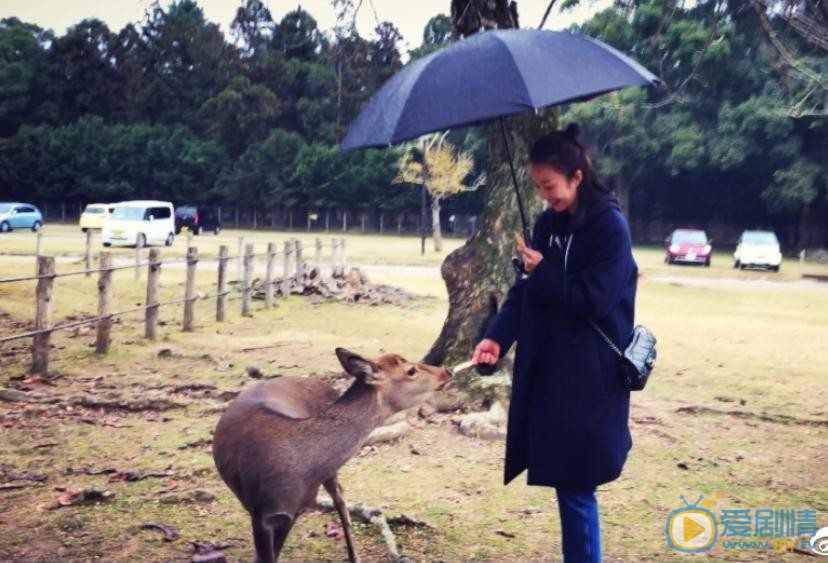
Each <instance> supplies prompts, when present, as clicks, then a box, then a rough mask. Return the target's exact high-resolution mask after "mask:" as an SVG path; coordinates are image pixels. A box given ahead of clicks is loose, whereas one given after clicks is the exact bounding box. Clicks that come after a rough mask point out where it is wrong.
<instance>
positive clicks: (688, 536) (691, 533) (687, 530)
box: [684, 515, 705, 543]
mask: <svg viewBox="0 0 828 563" xmlns="http://www.w3.org/2000/svg"><path fill="white" fill-rule="evenodd" d="M704 531H705V527H704V526H700V525H699V524H697V523H696V521H695V520H694V519H693V517H691V516H689V515H688V516H685V517H684V543H687V542H689V541H691V540H693V539H694V538H697V537H699V535H700V534H703V533H704Z"/></svg>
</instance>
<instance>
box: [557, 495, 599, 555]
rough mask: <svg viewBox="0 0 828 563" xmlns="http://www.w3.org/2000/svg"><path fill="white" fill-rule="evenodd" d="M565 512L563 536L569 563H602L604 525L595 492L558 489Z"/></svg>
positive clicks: (559, 506) (564, 552) (559, 504)
mask: <svg viewBox="0 0 828 563" xmlns="http://www.w3.org/2000/svg"><path fill="white" fill-rule="evenodd" d="M555 492H556V493H557V495H558V508H559V510H560V512H561V535H562V536H563V537H562V543H563V557H564V562H565V563H600V562H601V523H600V520H599V517H598V500H597V499H596V498H595V490H591V491H567V490H563V489H555Z"/></svg>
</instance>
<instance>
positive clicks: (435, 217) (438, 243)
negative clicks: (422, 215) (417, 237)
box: [431, 197, 443, 252]
mask: <svg viewBox="0 0 828 563" xmlns="http://www.w3.org/2000/svg"><path fill="white" fill-rule="evenodd" d="M431 230H432V232H433V237H434V252H442V251H443V230H442V229H441V228H440V198H438V197H432V198H431Z"/></svg>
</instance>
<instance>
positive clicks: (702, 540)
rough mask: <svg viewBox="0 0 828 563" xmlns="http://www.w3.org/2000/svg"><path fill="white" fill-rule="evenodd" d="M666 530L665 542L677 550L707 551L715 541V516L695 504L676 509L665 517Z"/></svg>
mask: <svg viewBox="0 0 828 563" xmlns="http://www.w3.org/2000/svg"><path fill="white" fill-rule="evenodd" d="M666 532H667V542H668V543H669V544H670V547H672V548H673V549H675V550H677V551H682V552H685V553H697V552H700V551H707V550H708V549H710V548H711V547H712V546H713V543H714V542H715V541H716V536H717V529H716V517H715V516H714V515H713V513H712V512H710V511H709V510H705V509H704V508H699V507H695V506H693V507H687V508H683V509H680V510H676V511H674V512H673V513H672V514H670V516H669V517H668V519H667V529H666Z"/></svg>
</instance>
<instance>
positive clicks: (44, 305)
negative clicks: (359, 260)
mask: <svg viewBox="0 0 828 563" xmlns="http://www.w3.org/2000/svg"><path fill="white" fill-rule="evenodd" d="M39 240H40V239H39ZM90 240H91V237H90V236H87V237H86V242H87V244H86V252H85V253H84V263H85V266H86V267H85V268H84V269H83V270H77V271H70V272H62V273H57V272H56V271H55V258H54V257H52V256H40V255H38V256H36V267H37V269H36V271H35V275H33V276H20V277H13V278H5V279H0V286H2V285H3V284H10V283H19V282H30V281H36V282H37V286H36V289H35V302H36V304H35V319H34V330H29V331H26V332H22V333H19V334H12V335H7V336H2V337H0V344H5V343H7V342H13V341H17V340H23V339H28V338H31V339H32V363H31V370H30V371H31V372H34V373H39V374H41V375H47V373H48V368H49V352H50V348H51V335H52V333H54V332H58V331H62V330H68V329H72V328H77V327H79V326H86V325H95V326H96V329H97V331H96V338H95V351H96V353H98V354H100V355H105V354H108V353H109V347H110V343H111V337H110V332H111V329H112V324H113V323H112V320H113V319H114V318H117V317H120V316H123V315H127V314H131V313H136V312H140V311H143V312H144V337H145V338H146V339H148V340H155V339H156V338H157V326H158V315H159V311H160V309H161V308H162V307H170V306H174V305H183V319H182V323H181V330H182V331H184V332H191V331H193V330H194V327H195V318H196V310H195V303H196V301H199V300H202V301H206V300H210V299H215V300H216V312H215V319H216V321H217V322H224V321H225V319H226V303H227V302H228V301H235V299H231V298H230V297H229V295H230V294H231V293H233V292H234V290H230V289H228V283H229V282H228V279H227V264H228V262H229V261H230V260H235V261H236V262H237V263H238V264H240V269H239V271H238V276H237V278H236V282H237V283H239V284H240V288H239V291H240V293H241V299H240V301H241V315H242V316H252V303H251V300H252V294H253V273H254V270H255V258H257V257H259V258H262V257H264V258H265V259H266V267H265V271H266V274H265V281H264V284H263V285H264V290H265V298H264V301H265V303H264V308H265V309H270V308H272V307H273V306H274V302H273V299H274V293H275V290H276V288H277V287H278V289H279V292H280V294H281V296H282V297H283V298H286V297H287V296H288V294H289V291H290V283H291V281H292V280H296V281H299V282H301V280H302V277H303V275H304V273H305V272H306V271H307V269H308V264H307V263H306V262H305V260H304V258H303V252H302V251H303V247H302V244H301V242H300V241H298V240H295V239H294V240H288V241H285V243H284V249H283V251H282V252H281V253H280V252H277V250H276V244H275V243H272V242H271V243H268V244H267V250H266V252H265V253H264V254H261V253H260V254H257V253H256V252H254V244H252V243H248V244H244V239H243V237H239V249H240V252H239V253H238V254H237V255H236V256H230V255H229V254H228V248H227V245H220V246H219V253H218V256H217V257H216V258H201V257H199V254H198V248H197V247H195V246H189V247H188V248H187V256H186V258H185V259H183V260H181V259H172V260H162V259H161V250H160V249H158V248H152V249H150V250H149V253H148V257H147V259H146V260H144V259H143V258H142V255H141V250H142V249H141V248H140V247H139V248H136V259H135V262H134V263H132V264H129V265H122V266H114V265H113V254H112V253H111V252H109V251H102V252H100V253H99V254H98V267H97V268H93V267H92V262H93V259H92V253H91V251H90V250H89V248H90ZM325 247H327V245H324V244H322V241H321V239H319V238H317V239H316V244H315V251H316V252H315V263H314V266H315V267H316V268H317V269H319V270H321V268H322V249H323V248H325ZM40 248H41V247H40V243H39V242H38V249H40ZM328 248H330V249H331V255H330V264H331V270H332V271H333V272H337V271H341V270H343V269H344V268H345V267H346V266H345V265H346V262H345V240H344V239H335V238H334V239H332V241H331V244H330V246H329V247H328ZM242 250H243V252H242ZM278 256H281V257H282V258H283V265H282V279H281V280H277V279H276V278H275V277H274V269H275V266H276V259H277V257H278ZM199 263H216V264H217V268H216V270H217V280H216V291H215V293H212V294H202V295H199V293H198V292H197V286H196V277H197V271H198V265H199ZM182 264H184V265H186V282H185V291H184V296H183V297H181V298H178V299H169V300H166V301H159V297H158V295H159V292H158V290H159V279H160V276H161V271H162V269H163V268H164V266H169V265H182ZM144 268H146V272H147V274H146V276H147V277H146V280H147V281H146V299H145V302H144V304H143V305H139V306H136V307H132V308H130V309H125V310H121V311H116V312H110V302H111V299H112V286H113V282H112V279H113V275H112V274H113V273H114V272H116V271H120V270H131V269H135V270H136V272H139V271H141V270H143V269H144ZM92 274H98V282H97V289H98V307H97V309H98V312H97V315H95V316H92V317H88V318H85V319H80V320H74V321H70V322H66V323H62V324H58V325H53V324H52V301H53V299H52V297H53V293H54V289H55V287H54V286H55V280H58V279H61V278H67V277H72V276H80V275H84V276H87V277H90V276H92ZM136 279H138V277H137V276H136Z"/></svg>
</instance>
